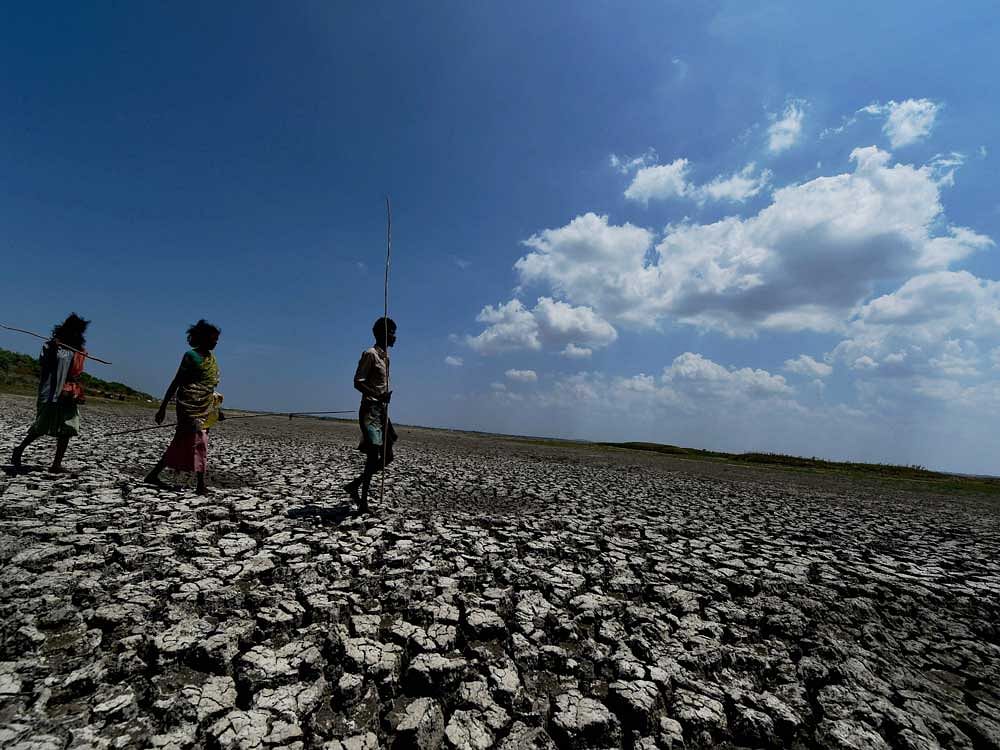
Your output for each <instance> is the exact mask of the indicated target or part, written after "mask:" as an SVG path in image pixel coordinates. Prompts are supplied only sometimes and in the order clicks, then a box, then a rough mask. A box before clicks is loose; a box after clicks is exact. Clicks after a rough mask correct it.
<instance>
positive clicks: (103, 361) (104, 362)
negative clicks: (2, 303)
mask: <svg viewBox="0 0 1000 750" xmlns="http://www.w3.org/2000/svg"><path fill="white" fill-rule="evenodd" d="M0 328H6V329H7V330H8V331H17V332H18V333H26V334H28V335H29V336H34V337H35V338H36V339H41V340H42V341H52V340H53V339H52V337H51V336H42V335H41V334H40V333H35V332H34V331H26V330H24V329H23V328H14V326H5V325H4V324H3V323H0ZM56 343H57V344H58V345H59V346H61V347H62V348H63V349H69V350H70V351H71V352H76V353H77V354H82V355H83V356H84V357H86V358H87V359H92V360H94V361H95V362H100V363H101V364H102V365H110V364H111V363H110V362H108V361H107V360H106V359H101V358H100V357H95V356H94V355H93V354H87V352H83V351H80V350H79V349H74V348H73V347H72V346H70V345H69V344H64V343H63V342H62V341H58V340H56Z"/></svg>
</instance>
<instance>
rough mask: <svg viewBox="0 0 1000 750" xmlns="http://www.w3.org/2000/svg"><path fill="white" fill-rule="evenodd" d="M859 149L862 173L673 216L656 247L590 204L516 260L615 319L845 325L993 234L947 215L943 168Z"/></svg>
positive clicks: (526, 278) (730, 328) (728, 328)
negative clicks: (754, 203)
mask: <svg viewBox="0 0 1000 750" xmlns="http://www.w3.org/2000/svg"><path fill="white" fill-rule="evenodd" d="M851 159H852V161H853V162H854V164H855V167H854V170H853V171H850V172H845V173H842V174H835V175H832V176H825V177H818V178H815V179H813V180H809V181H806V182H803V183H801V184H794V185H790V186H788V187H784V188H781V189H779V190H776V191H775V192H774V194H773V198H772V201H771V203H770V205H768V206H766V207H765V208H764V209H762V210H761V211H760V212H759V213H757V214H756V215H755V216H751V217H749V218H745V219H744V218H739V217H727V218H724V219H721V220H719V221H717V222H714V223H709V224H697V223H690V222H684V223H680V224H675V225H670V226H668V227H667V228H666V230H665V232H664V234H663V235H662V237H661V239H660V241H659V242H658V243H657V244H655V246H654V241H655V236H654V235H653V233H652V232H650V231H649V230H647V229H644V228H641V227H636V226H633V225H632V224H624V225H620V226H615V225H613V224H610V223H609V221H608V217H607V216H598V215H595V214H593V213H588V214H584V215H582V216H578V217H577V218H575V219H574V220H573V221H571V222H570V223H569V224H567V225H566V226H563V227H559V228H556V229H546V230H543V231H541V232H539V233H537V234H535V235H533V236H532V237H530V238H529V239H528V240H527V241H525V243H524V244H525V245H526V246H527V247H528V248H529V249H530V252H528V253H527V254H525V255H524V256H523V257H522V258H520V259H519V260H518V261H517V263H515V269H516V270H517V272H518V274H519V276H520V280H521V282H522V284H525V285H528V284H541V285H547V286H549V287H551V288H552V289H553V290H554V291H555V292H556V293H557V294H558V295H559V296H560V297H562V298H563V299H565V300H566V301H567V303H568V304H571V305H582V306H586V307H587V308H589V309H590V310H591V311H592V312H593V313H594V314H595V315H597V316H599V317H600V318H602V319H604V320H608V321H611V322H612V323H616V322H620V323H627V324H630V325H634V326H637V327H651V326H655V325H657V323H658V321H660V320H663V319H671V320H674V321H678V322H682V323H687V324H690V325H695V326H698V327H699V328H703V329H715V330H720V331H724V332H726V333H728V334H731V335H750V334H753V333H755V332H757V331H759V330H764V329H777V330H789V331H794V330H818V331H834V330H841V329H843V327H844V325H845V323H846V321H847V320H848V319H849V317H850V315H851V311H852V310H853V309H854V308H855V307H856V306H858V305H860V304H863V303H864V302H865V300H867V299H868V297H869V296H870V295H871V293H872V291H873V290H874V289H875V287H876V284H879V283H885V282H892V281H895V280H902V279H905V278H907V277H909V276H912V275H913V274H916V273H926V272H930V271H933V270H941V269H944V268H947V267H948V266H949V264H952V263H954V262H956V261H958V260H961V259H962V258H964V257H966V256H968V255H969V254H970V253H972V252H975V251H976V250H978V249H982V248H985V247H988V246H989V245H991V244H992V241H991V240H990V239H989V238H988V237H985V236H983V235H981V234H977V233H976V232H974V231H972V230H970V229H967V228H963V227H955V226H949V225H948V223H947V221H946V219H945V217H944V212H943V208H942V205H941V200H940V197H941V190H942V189H943V188H945V187H947V186H948V185H949V184H950V182H948V180H947V179H946V178H945V177H944V176H943V175H942V174H941V171H940V169H938V168H936V167H935V166H933V165H923V166H915V165H912V164H901V163H895V164H893V163H892V157H891V155H890V154H889V153H887V152H885V151H882V150H880V149H878V148H876V147H874V146H870V147H866V148H858V149H855V150H854V151H853V152H852V153H851ZM484 312H485V310H484ZM577 343H583V342H577Z"/></svg>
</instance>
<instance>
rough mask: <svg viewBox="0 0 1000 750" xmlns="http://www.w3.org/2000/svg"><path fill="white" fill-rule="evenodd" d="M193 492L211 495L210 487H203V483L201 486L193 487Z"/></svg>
mask: <svg viewBox="0 0 1000 750" xmlns="http://www.w3.org/2000/svg"><path fill="white" fill-rule="evenodd" d="M194 494H196V495H211V494H212V491H211V490H210V489H208V487H205V486H204V485H202V486H201V487H198V488H196V489H195V491H194Z"/></svg>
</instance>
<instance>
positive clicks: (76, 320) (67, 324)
mask: <svg viewBox="0 0 1000 750" xmlns="http://www.w3.org/2000/svg"><path fill="white" fill-rule="evenodd" d="M89 325H90V321H89V320H84V319H83V318H81V317H80V316H79V315H77V314H76V313H70V314H69V317H68V318H66V320H64V321H63V322H62V323H60V324H59V325H57V326H55V327H54V328H53V329H52V338H54V339H59V340H60V341H61V342H62V343H64V344H66V345H67V346H72V347H73V348H74V349H82V348H83V345H84V344H86V343H87V339H85V338H84V337H83V333H84V331H86V330H87V326H89Z"/></svg>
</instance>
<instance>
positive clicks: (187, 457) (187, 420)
mask: <svg viewBox="0 0 1000 750" xmlns="http://www.w3.org/2000/svg"><path fill="white" fill-rule="evenodd" d="M220 333H221V331H220V330H219V328H218V327H216V326H214V325H212V324H211V323H209V322H207V321H206V320H199V321H198V322H197V323H195V324H194V325H193V326H191V327H190V328H188V332H187V340H188V344H190V346H191V350H190V351H188V352H187V353H186V354H185V355H184V356H183V357H182V358H181V364H180V367H178V368H177V374H176V375H175V376H174V379H173V380H172V381H171V383H170V386H169V387H168V388H167V393H166V395H164V397H163V402H162V403H161V404H160V408H159V410H158V411H157V412H156V416H155V417H154V419H155V420H156V423H157V424H163V420H164V419H165V418H166V415H167V404H168V403H169V402H170V399H172V398H174V396H175V394H176V396H177V429H176V431H175V432H174V439H173V440H172V441H170V445H169V446H168V447H167V451H166V453H164V454H163V457H162V458H161V459H160V460H159V461H157V462H156V466H154V467H153V469H152V471H150V472H149V474H148V475H147V476H146V480H145V481H146V482H147V483H148V484H152V485H154V486H156V487H160V488H162V489H167V488H168V487H167V485H166V484H165V483H164V482H163V480H161V479H160V472H161V471H163V470H164V469H165V468H170V469H174V470H176V471H193V472H194V475H195V477H196V478H197V483H198V486H197V489H196V492H197V493H198V494H199V495H207V494H208V487H207V485H206V484H205V469H206V466H207V464H208V431H207V429H208V426H209V423H210V422H211V421H214V419H215V418H216V417H218V418H223V417H222V415H221V414H220V413H219V411H218V410H219V404H220V403H221V400H222V399H221V396H220V395H219V394H218V393H216V392H215V388H216V386H217V385H218V384H219V364H218V362H216V360H215V355H214V354H213V351H214V349H215V347H216V346H217V345H218V343H219V334H220Z"/></svg>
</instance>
